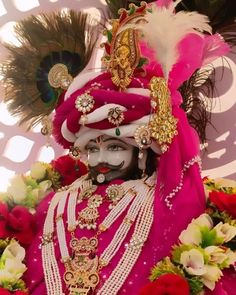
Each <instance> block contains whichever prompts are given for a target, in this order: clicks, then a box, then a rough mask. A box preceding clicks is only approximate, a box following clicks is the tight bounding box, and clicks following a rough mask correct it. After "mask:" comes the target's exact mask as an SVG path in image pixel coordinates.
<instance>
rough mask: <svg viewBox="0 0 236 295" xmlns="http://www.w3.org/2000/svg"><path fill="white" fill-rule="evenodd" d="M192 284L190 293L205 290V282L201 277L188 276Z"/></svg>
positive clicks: (192, 294)
mask: <svg viewBox="0 0 236 295" xmlns="http://www.w3.org/2000/svg"><path fill="white" fill-rule="evenodd" d="M187 279H188V283H189V285H190V294H191V295H198V294H199V293H200V292H201V291H202V290H203V283H202V282H201V280H200V278H199V277H192V278H187Z"/></svg>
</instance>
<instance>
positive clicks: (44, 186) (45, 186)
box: [39, 180, 52, 200]
mask: <svg viewBox="0 0 236 295" xmlns="http://www.w3.org/2000/svg"><path fill="white" fill-rule="evenodd" d="M51 186H52V182H51V180H44V181H41V182H40V184H39V199H40V200H42V199H43V198H44V197H45V195H46V193H48V190H49V189H50V187H51Z"/></svg>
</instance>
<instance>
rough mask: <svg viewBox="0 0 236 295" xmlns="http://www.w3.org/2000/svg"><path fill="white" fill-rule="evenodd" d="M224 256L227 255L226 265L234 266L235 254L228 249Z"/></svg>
mask: <svg viewBox="0 0 236 295" xmlns="http://www.w3.org/2000/svg"><path fill="white" fill-rule="evenodd" d="M225 254H226V255H227V258H228V261H227V263H228V265H231V264H232V265H234V264H235V262H236V252H235V251H232V250H230V249H229V248H228V249H227V250H226V253H225Z"/></svg>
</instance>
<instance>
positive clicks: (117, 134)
mask: <svg viewBox="0 0 236 295" xmlns="http://www.w3.org/2000/svg"><path fill="white" fill-rule="evenodd" d="M116 136H120V129H119V128H116Z"/></svg>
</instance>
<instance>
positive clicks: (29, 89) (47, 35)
mask: <svg viewBox="0 0 236 295" xmlns="http://www.w3.org/2000/svg"><path fill="white" fill-rule="evenodd" d="M97 30H98V26H97V24H96V23H95V21H94V20H93V19H92V18H91V17H89V16H88V15H87V14H84V13H82V12H75V11H73V10H67V11H63V12H55V13H51V14H40V15H38V16H31V17H29V18H27V19H25V20H22V21H20V22H19V23H18V24H17V25H16V27H15V33H16V37H17V39H18V41H19V42H20V46H16V45H12V44H4V45H5V47H6V48H7V49H8V51H9V56H8V58H7V60H6V61H5V62H3V64H2V67H1V72H2V75H3V83H4V86H5V89H6V94H5V101H6V102H7V104H8V109H9V111H10V113H11V114H13V115H16V116H18V117H19V123H20V124H23V123H24V124H26V126H27V127H28V129H29V128H30V127H31V126H32V125H36V124H37V123H38V122H40V121H41V120H42V119H43V118H44V117H45V116H47V115H49V114H50V113H51V112H52V111H53V110H54V109H55V107H56V106H57V105H58V104H60V102H61V100H63V93H64V91H65V88H64V87H54V86H52V85H51V84H50V83H49V72H50V70H51V69H52V67H53V66H55V65H57V64H63V65H65V66H66V68H67V70H68V75H69V76H70V77H71V78H72V79H73V77H75V76H76V75H77V74H78V73H79V72H81V71H82V70H83V69H84V68H85V66H86V65H87V64H88V62H89V60H90V57H91V54H92V51H93V48H94V45H95V41H96V36H97V34H96V33H97ZM68 86H69V85H68Z"/></svg>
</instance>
